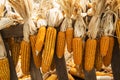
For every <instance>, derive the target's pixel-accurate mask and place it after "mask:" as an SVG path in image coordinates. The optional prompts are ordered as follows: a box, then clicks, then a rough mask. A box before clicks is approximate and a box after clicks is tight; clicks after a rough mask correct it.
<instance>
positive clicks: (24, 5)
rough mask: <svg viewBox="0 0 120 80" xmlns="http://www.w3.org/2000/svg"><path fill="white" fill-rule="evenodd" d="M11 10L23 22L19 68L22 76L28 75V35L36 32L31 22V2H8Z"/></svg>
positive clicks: (23, 0) (13, 0)
mask: <svg viewBox="0 0 120 80" xmlns="http://www.w3.org/2000/svg"><path fill="white" fill-rule="evenodd" d="M9 2H10V3H11V5H12V6H13V8H14V9H15V10H16V11H17V12H18V13H19V14H20V16H21V17H22V18H23V20H24V26H23V36H24V38H23V41H22V42H21V50H20V53H21V68H22V72H23V73H24V74H28V73H29V67H30V42H29V34H30V33H31V34H33V33H34V32H35V31H36V27H35V24H34V23H33V21H32V10H33V7H32V4H33V1H32V0H17V1H16V0H9Z"/></svg>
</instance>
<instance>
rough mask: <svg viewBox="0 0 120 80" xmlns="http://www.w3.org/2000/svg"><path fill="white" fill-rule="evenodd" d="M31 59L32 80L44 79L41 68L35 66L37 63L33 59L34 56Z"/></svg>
mask: <svg viewBox="0 0 120 80" xmlns="http://www.w3.org/2000/svg"><path fill="white" fill-rule="evenodd" d="M31 55H32V54H31ZM30 60H31V63H30V74H31V78H32V80H43V79H42V74H41V71H40V69H37V68H36V67H35V64H34V61H33V56H31V59H30Z"/></svg>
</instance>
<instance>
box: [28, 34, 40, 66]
mask: <svg viewBox="0 0 120 80" xmlns="http://www.w3.org/2000/svg"><path fill="white" fill-rule="evenodd" d="M30 42H31V47H32V55H33V59H34V63H35V66H36V68H40V66H41V62H42V55H41V54H38V55H36V53H35V42H36V35H31V36H30Z"/></svg>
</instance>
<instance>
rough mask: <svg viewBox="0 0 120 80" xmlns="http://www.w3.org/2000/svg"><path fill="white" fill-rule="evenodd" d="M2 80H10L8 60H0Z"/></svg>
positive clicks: (0, 76) (0, 77) (0, 79)
mask: <svg viewBox="0 0 120 80" xmlns="http://www.w3.org/2000/svg"><path fill="white" fill-rule="evenodd" d="M0 80H10V70H9V62H8V59H7V58H3V59H0Z"/></svg>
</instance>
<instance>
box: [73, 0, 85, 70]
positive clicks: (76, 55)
mask: <svg viewBox="0 0 120 80" xmlns="http://www.w3.org/2000/svg"><path fill="white" fill-rule="evenodd" d="M79 3H80V2H79V1H76V4H78V5H77V6H76V22H75V25H74V38H73V40H72V46H73V59H74V63H75V64H76V66H78V68H79V66H80V65H81V63H82V59H83V40H84V36H85V32H86V25H85V22H84V20H83V18H82V17H81V16H80V14H81V11H80V10H81V9H80V5H79Z"/></svg>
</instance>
